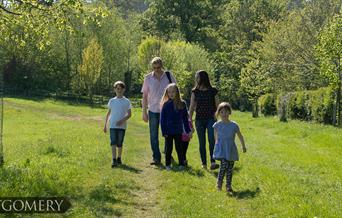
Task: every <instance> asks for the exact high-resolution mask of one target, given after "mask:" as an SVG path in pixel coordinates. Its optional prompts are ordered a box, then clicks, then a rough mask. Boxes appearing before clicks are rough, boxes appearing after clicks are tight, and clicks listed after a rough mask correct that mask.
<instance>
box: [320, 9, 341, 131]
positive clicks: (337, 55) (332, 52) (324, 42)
mask: <svg viewBox="0 0 342 218" xmlns="http://www.w3.org/2000/svg"><path fill="white" fill-rule="evenodd" d="M341 12H342V11H341ZM341 12H340V13H339V14H337V15H335V16H334V17H333V19H332V20H331V22H330V23H329V24H327V25H326V26H325V28H324V29H323V31H322V32H321V33H320V35H319V44H318V46H317V48H316V52H317V57H318V59H319V61H320V68H321V73H322V75H324V76H325V77H327V78H328V79H329V81H330V84H331V86H332V87H333V88H334V89H335V93H336V102H335V106H334V115H333V125H336V120H337V125H340V124H341V83H342V66H341V62H342V15H341Z"/></svg>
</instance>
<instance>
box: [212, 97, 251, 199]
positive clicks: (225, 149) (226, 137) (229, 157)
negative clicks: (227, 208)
mask: <svg viewBox="0 0 342 218" xmlns="http://www.w3.org/2000/svg"><path fill="white" fill-rule="evenodd" d="M231 113H232V108H231V106H230V104H229V103H227V102H222V103H221V104H219V106H218V108H217V111H216V116H218V115H219V116H220V117H221V120H220V121H218V122H216V123H215V124H214V125H213V128H214V133H215V148H214V155H213V156H214V158H215V159H216V160H220V161H221V165H220V171H219V173H218V177H217V189H218V190H221V189H222V183H223V178H224V174H225V173H226V176H227V178H226V180H227V183H226V191H227V192H228V193H230V194H233V189H232V176H233V167H234V161H238V160H239V154H238V150H237V147H236V144H235V135H238V137H239V139H240V142H241V145H242V151H243V152H244V153H245V152H246V151H247V149H246V146H245V141H244V138H243V136H242V134H241V132H240V128H239V126H238V124H237V123H236V122H234V121H231V120H230V119H229V116H230V115H231Z"/></svg>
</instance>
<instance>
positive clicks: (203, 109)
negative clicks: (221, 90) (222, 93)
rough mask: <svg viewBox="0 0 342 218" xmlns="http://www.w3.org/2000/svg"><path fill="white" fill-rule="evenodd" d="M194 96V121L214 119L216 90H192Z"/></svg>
mask: <svg viewBox="0 0 342 218" xmlns="http://www.w3.org/2000/svg"><path fill="white" fill-rule="evenodd" d="M192 92H193V93H194V94H195V101H196V103H197V106H196V120H200V119H215V112H216V104H215V95H217V93H218V91H217V89H216V88H209V89H207V90H199V89H195V90H192Z"/></svg>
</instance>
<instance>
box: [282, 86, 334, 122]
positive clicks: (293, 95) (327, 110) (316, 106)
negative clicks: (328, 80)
mask: <svg viewBox="0 0 342 218" xmlns="http://www.w3.org/2000/svg"><path fill="white" fill-rule="evenodd" d="M333 105H334V92H333V91H332V89H331V88H321V89H318V90H315V91H301V92H289V93H282V94H279V95H278V97H277V110H278V114H279V116H280V117H281V118H282V119H287V118H291V119H301V120H308V121H310V120H313V121H317V122H320V123H325V124H331V123H332V120H333Z"/></svg>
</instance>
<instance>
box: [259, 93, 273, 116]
mask: <svg viewBox="0 0 342 218" xmlns="http://www.w3.org/2000/svg"><path fill="white" fill-rule="evenodd" d="M258 101H259V107H260V112H261V113H262V114H263V115H265V116H274V115H276V114H277V107H276V95H275V94H266V95H262V96H260V98H259V99H258Z"/></svg>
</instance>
